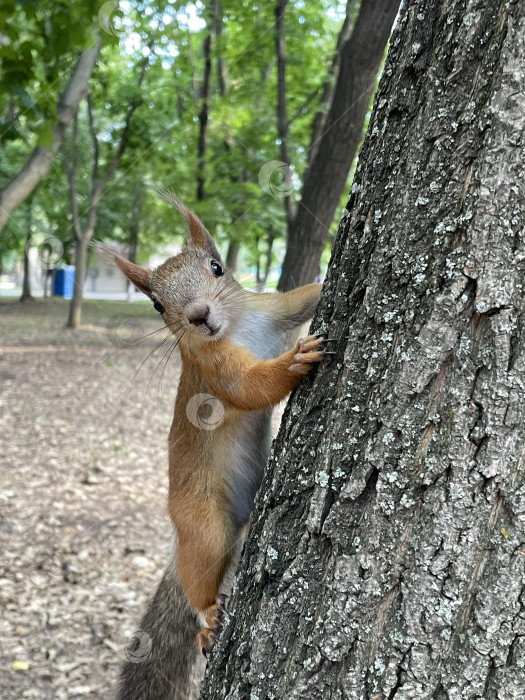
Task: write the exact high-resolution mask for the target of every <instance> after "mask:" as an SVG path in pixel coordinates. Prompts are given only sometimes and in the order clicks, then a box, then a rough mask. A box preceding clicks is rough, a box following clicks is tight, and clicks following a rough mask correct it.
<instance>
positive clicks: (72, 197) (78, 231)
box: [62, 112, 82, 241]
mask: <svg viewBox="0 0 525 700" xmlns="http://www.w3.org/2000/svg"><path fill="white" fill-rule="evenodd" d="M62 150H63V153H64V166H65V169H66V174H67V180H68V184H69V203H70V206H71V216H72V217H73V222H72V227H73V233H74V234H75V237H76V239H77V240H78V241H80V239H81V238H82V227H81V226H80V215H79V211H78V197H77V184H76V177H77V166H78V112H76V113H75V116H74V118H73V143H72V150H73V157H72V159H71V160H70V158H69V154H68V152H67V148H66V147H65V146H64V148H63V149H62Z"/></svg>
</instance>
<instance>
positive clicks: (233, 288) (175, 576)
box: [113, 197, 326, 700]
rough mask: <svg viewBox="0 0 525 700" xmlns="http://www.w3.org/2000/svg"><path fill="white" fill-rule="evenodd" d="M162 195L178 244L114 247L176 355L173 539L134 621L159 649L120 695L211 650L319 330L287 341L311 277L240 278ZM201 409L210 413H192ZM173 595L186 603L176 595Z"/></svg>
mask: <svg viewBox="0 0 525 700" xmlns="http://www.w3.org/2000/svg"><path fill="white" fill-rule="evenodd" d="M171 200H172V203H173V204H174V205H175V207H176V208H177V209H178V210H179V211H180V212H181V214H182V215H183V216H184V218H185V219H186V221H187V224H188V228H189V240H188V242H187V244H186V245H185V247H184V248H183V249H182V251H181V252H180V253H179V254H178V255H176V256H174V257H171V258H169V259H168V260H166V261H165V262H164V263H163V264H161V265H160V266H159V267H157V268H156V269H154V270H147V269H145V268H142V267H140V266H138V265H136V264H134V263H131V262H129V261H128V260H126V259H125V258H123V257H121V256H120V255H118V254H117V253H115V252H113V257H114V260H115V262H116V264H117V265H118V267H119V268H120V269H121V270H122V272H123V273H124V274H125V275H126V277H127V278H128V279H129V280H130V281H131V282H132V283H133V284H134V285H135V286H136V287H137V288H138V289H139V290H141V291H142V292H144V294H146V295H147V296H148V297H149V298H150V299H151V301H152V302H153V306H154V308H155V310H156V311H157V312H158V313H159V314H161V316H162V318H163V320H164V323H165V324H166V327H167V328H169V329H170V330H171V332H172V333H173V335H174V336H175V339H176V341H177V343H178V347H179V351H180V356H181V360H182V374H181V378H180V383H179V387H178V392H177V397H176V401H175V411H174V417H173V423H172V426H171V430H170V433H169V438H168V454H169V495H168V512H169V516H170V519H171V521H172V523H173V525H174V527H175V536H176V548H175V552H174V560H173V562H172V563H171V565H170V566H169V567H168V569H167V571H166V573H165V574H164V578H163V579H162V582H161V584H160V586H159V589H158V590H157V593H156V595H155V597H154V599H153V601H152V603H151V604H150V608H149V609H148V611H147V612H146V615H145V617H144V619H143V620H142V623H141V629H142V631H143V632H145V633H147V634H148V635H150V636H151V637H152V642H151V656H152V657H153V656H154V655H155V654H157V655H158V659H157V661H155V659H154V658H150V659H148V660H147V661H148V663H141V664H134V663H132V662H131V663H128V664H127V665H126V667H125V668H124V672H123V676H122V680H121V689H120V698H122V700H131V699H132V698H155V699H156V700H163V698H177V700H178V699H179V698H180V699H181V700H182V698H187V697H188V694H187V692H188V691H187V690H183V686H184V687H186V686H187V684H188V682H189V681H188V676H189V670H188V668H187V667H188V666H189V665H191V660H190V659H189V655H190V654H191V652H189V651H187V650H184V649H180V648H178V649H177V648H175V644H178V645H186V646H187V645H189V646H190V647H191V646H194V649H195V655H197V654H198V651H197V649H199V648H200V650H201V652H202V653H203V654H204V655H205V656H206V657H207V656H208V655H209V653H210V651H211V649H212V647H213V644H214V642H215V640H216V638H217V635H218V633H219V631H220V629H221V627H222V624H223V620H224V614H225V599H226V596H225V595H224V594H223V593H221V583H222V582H223V579H224V576H225V573H226V572H227V570H228V568H229V566H230V565H231V563H232V559H233V558H234V556H235V552H236V551H238V550H239V543H241V544H242V541H243V538H244V536H245V533H246V531H247V524H248V519H249V516H250V512H251V510H252V507H253V502H254V497H255V493H256V491H257V489H258V487H259V485H260V482H261V479H262V472H263V468H264V465H265V462H266V460H267V458H268V455H269V451H270V442H271V413H272V408H273V406H274V405H276V404H277V403H279V402H280V401H281V400H282V399H284V398H285V397H286V396H287V394H288V393H289V392H290V391H291V390H292V389H294V388H295V387H296V386H297V384H298V382H299V380H300V379H301V377H302V376H304V375H306V374H308V372H309V371H310V369H311V368H312V367H313V366H314V365H315V364H316V363H319V362H320V361H321V360H322V359H323V357H324V355H325V354H326V350H325V342H326V339H324V338H323V337H321V336H309V337H307V338H305V339H300V340H299V341H297V343H296V344H295V347H293V348H292V349H291V350H286V349H285V347H286V345H287V337H288V333H289V331H291V330H292V329H294V328H297V327H298V326H300V325H301V324H303V323H304V322H305V321H307V320H308V319H310V318H311V317H312V316H313V313H314V310H315V307H316V305H317V302H318V299H319V295H320V291H321V285H320V284H308V285H305V286H303V287H299V288H296V289H294V290H292V291H289V292H285V293H266V294H260V293H254V292H250V291H248V290H246V289H244V288H243V287H242V286H241V285H240V284H239V283H238V282H237V280H236V279H235V277H234V276H233V275H232V274H231V273H230V272H229V271H228V270H227V269H226V268H225V266H224V264H223V262H222V260H221V256H220V254H219V252H218V250H217V248H216V246H215V243H214V241H213V239H212V237H211V235H210V234H209V232H208V231H207V229H206V228H205V227H204V225H203V223H202V222H201V221H200V219H199V218H198V217H197V216H196V215H195V214H194V213H193V212H192V211H190V210H189V209H187V208H186V207H185V206H184V205H183V204H182V202H180V201H179V200H178V199H176V198H174V197H171ZM205 406H207V409H206V408H205ZM210 409H211V412H212V415H211V416H210V415H207V416H205V417H203V416H201V415H200V414H199V410H200V411H201V412H205V410H208V413H209V411H210ZM213 414H215V415H213ZM181 594H182V595H183V596H184V599H185V602H181V601H180V600H179V599H178V596H180V595H181ZM185 603H187V608H189V609H187V610H186V613H184V611H183V608H184V605H185ZM162 606H175V608H176V609H177V611H176V612H174V609H171V610H166V609H164V610H163V609H161V607H162ZM177 615H178V617H179V618H181V616H182V617H183V616H184V615H186V618H187V619H186V627H187V628H188V629H191V630H193V631H194V632H195V630H196V629H197V630H198V627H200V630H198V632H197V635H196V636H197V644H198V647H197V644H195V642H194V641H193V642H192V641H191V638H190V637H189V635H188V633H187V630H186V629H184V630H182V627H181V625H182V620H181V619H178V620H177V619H175V618H176V617H177ZM196 620H198V625H196V624H195V622H196ZM163 624H164V625H165V626H166V627H167V629H166V630H163V629H162V627H163ZM169 630H171V632H170V631H169ZM170 634H172V635H174V637H173V640H172V641H171V642H168V640H167V639H166V636H169V635H170ZM162 635H164V638H162V639H161V636H162ZM193 639H195V637H193ZM170 644H171V646H170ZM163 645H164V647H163ZM156 647H157V648H156ZM168 647H169V648H168ZM185 654H186V655H187V657H188V658H187V659H185V658H183V657H184V655H185ZM161 656H163V657H164V658H162V659H161V658H160V657H161ZM155 664H156V666H155ZM162 664H166V665H172V666H176V668H172V669H170V668H167V667H166V666H164V668H161V667H160V666H161V665H162ZM159 676H160V677H162V678H159ZM175 676H177V678H176V679H175ZM162 679H164V681H165V683H164V682H163V680H162ZM177 689H178V690H177Z"/></svg>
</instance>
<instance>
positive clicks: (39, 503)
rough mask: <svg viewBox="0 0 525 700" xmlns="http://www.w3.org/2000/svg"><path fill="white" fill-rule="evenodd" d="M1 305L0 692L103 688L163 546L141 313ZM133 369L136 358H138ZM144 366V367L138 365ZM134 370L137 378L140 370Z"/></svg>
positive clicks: (161, 447)
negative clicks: (75, 323) (78, 316)
mask: <svg viewBox="0 0 525 700" xmlns="http://www.w3.org/2000/svg"><path fill="white" fill-rule="evenodd" d="M66 316H67V302H65V301H63V300H61V299H46V300H38V301H34V302H26V303H24V304H22V303H20V302H18V301H15V300H11V299H9V300H5V299H4V300H0V455H1V471H0V476H1V488H0V635H1V639H2V644H1V648H0V697H1V698H2V699H3V700H19V699H21V698H45V699H47V698H52V699H53V700H62V699H63V698H72V697H77V696H78V697H83V698H88V699H91V698H93V699H94V698H97V699H101V698H102V699H106V698H108V699H109V698H112V697H113V696H114V693H115V687H116V680H117V677H118V669H119V666H120V664H121V663H122V661H123V659H124V658H125V656H124V649H125V646H126V643H127V641H128V640H129V638H130V635H131V634H132V632H133V630H134V628H135V627H136V626H137V624H138V622H139V617H140V613H141V609H142V607H143V604H144V602H145V600H146V599H147V598H148V597H149V596H150V595H151V594H152V593H153V592H154V589H155V587H156V584H157V582H158V581H159V579H160V577H161V574H162V570H163V567H164V565H165V563H166V560H167V553H168V551H169V546H170V537H171V528H170V525H169V522H168V519H167V515H166V494H167V456H166V438H167V435H168V430H169V425H170V422H171V414H172V409H173V401H174V397H175V392H176V385H177V380H178V373H179V372H180V360H179V357H178V354H177V353H176V352H175V353H173V355H172V356H171V358H170V359H169V362H168V364H167V367H166V369H165V371H164V378H163V381H162V384H161V374H162V372H163V366H164V362H165V360H166V359H167V358H168V356H167V355H165V352H166V350H168V349H169V347H170V343H169V341H166V342H165V343H164V344H163V345H162V346H161V348H159V349H158V350H157V352H153V353H152V354H151V355H150V356H149V358H147V359H145V360H144V358H146V356H147V354H148V353H149V352H151V351H153V350H154V348H155V346H156V345H157V343H158V342H160V341H161V340H162V339H163V338H164V337H166V335H165V331H163V332H161V333H158V334H154V335H150V336H149V337H147V338H145V339H144V340H143V341H141V342H132V341H136V340H137V339H138V338H140V337H141V336H144V335H145V334H147V333H151V332H153V331H155V330H156V329H158V328H160V327H161V325H162V322H161V320H160V318H159V317H158V315H156V314H155V313H154V312H153V310H152V309H151V305H150V304H145V303H142V302H136V303H134V304H132V305H128V304H126V303H125V302H95V301H89V302H85V305H84V312H83V326H82V328H81V329H79V330H75V331H72V330H67V329H66V328H65V327H64V326H65V319H66ZM143 360H144V362H143ZM142 362H143V364H141V363H142ZM139 368H140V369H139Z"/></svg>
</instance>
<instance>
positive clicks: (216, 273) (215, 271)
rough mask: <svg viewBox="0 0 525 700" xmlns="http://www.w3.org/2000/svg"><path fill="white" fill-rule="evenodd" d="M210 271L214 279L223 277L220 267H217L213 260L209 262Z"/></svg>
mask: <svg viewBox="0 0 525 700" xmlns="http://www.w3.org/2000/svg"><path fill="white" fill-rule="evenodd" d="M210 267H211V271H212V272H213V275H214V277H220V276H221V275H224V270H223V269H222V267H221V266H220V265H219V263H218V262H215V260H212V261H211V266H210Z"/></svg>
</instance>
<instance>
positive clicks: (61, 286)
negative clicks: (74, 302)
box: [53, 265, 75, 299]
mask: <svg viewBox="0 0 525 700" xmlns="http://www.w3.org/2000/svg"><path fill="white" fill-rule="evenodd" d="M74 282H75V267H74V266H73V265H64V267H61V268H59V269H58V270H56V271H55V282H54V284H53V294H54V295H55V296H56V297H64V299H71V298H72V297H73V284H74Z"/></svg>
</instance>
